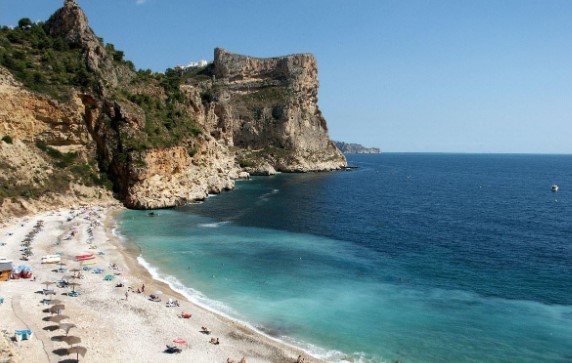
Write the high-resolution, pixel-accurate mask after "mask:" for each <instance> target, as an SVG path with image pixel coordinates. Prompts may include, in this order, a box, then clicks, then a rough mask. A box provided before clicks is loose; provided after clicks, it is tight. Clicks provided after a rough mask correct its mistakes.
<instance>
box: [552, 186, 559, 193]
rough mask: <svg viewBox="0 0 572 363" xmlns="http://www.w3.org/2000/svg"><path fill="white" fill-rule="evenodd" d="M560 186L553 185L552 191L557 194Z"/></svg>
mask: <svg viewBox="0 0 572 363" xmlns="http://www.w3.org/2000/svg"><path fill="white" fill-rule="evenodd" d="M558 189H559V188H558V185H557V184H552V187H551V188H550V190H552V191H553V192H557V191H558Z"/></svg>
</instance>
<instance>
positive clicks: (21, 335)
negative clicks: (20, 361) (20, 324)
mask: <svg viewBox="0 0 572 363" xmlns="http://www.w3.org/2000/svg"><path fill="white" fill-rule="evenodd" d="M15 336H16V341H18V342H19V341H22V340H28V339H30V338H31V337H32V331H31V330H30V329H23V330H16V334H15Z"/></svg>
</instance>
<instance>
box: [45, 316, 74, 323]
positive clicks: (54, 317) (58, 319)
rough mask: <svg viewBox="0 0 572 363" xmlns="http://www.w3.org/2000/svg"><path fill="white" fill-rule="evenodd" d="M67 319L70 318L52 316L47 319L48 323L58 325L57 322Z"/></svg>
mask: <svg viewBox="0 0 572 363" xmlns="http://www.w3.org/2000/svg"><path fill="white" fill-rule="evenodd" d="M69 318H70V317H69V316H67V315H54V316H50V317H49V318H48V320H50V321H55V322H56V323H59V322H61V321H62V320H66V319H69Z"/></svg>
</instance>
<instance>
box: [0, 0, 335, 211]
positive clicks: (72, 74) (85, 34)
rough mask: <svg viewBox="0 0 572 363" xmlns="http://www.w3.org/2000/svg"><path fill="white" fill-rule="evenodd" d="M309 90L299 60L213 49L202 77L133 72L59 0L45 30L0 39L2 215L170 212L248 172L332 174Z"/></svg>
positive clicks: (309, 65) (305, 59)
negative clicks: (118, 205)
mask: <svg viewBox="0 0 572 363" xmlns="http://www.w3.org/2000/svg"><path fill="white" fill-rule="evenodd" d="M318 88H319V84H318V78H317V64H316V60H315V59H314V57H313V56H312V55H310V54H296V55H289V56H284V57H276V58H267V59H263V58H254V57H249V56H243V55H237V54H233V53H230V52H227V51H226V50H224V49H220V48H217V49H215V52H214V62H213V63H211V64H209V65H207V66H206V67H202V68H194V69H191V70H189V69H176V68H175V69H167V70H166V71H165V72H164V73H154V72H151V71H149V70H147V71H144V70H136V69H135V66H134V65H133V63H132V62H130V61H128V60H125V59H124V54H123V52H122V51H120V50H117V49H115V47H114V45H113V44H109V43H108V44H105V43H104V42H103V40H102V39H101V38H99V37H97V35H96V34H95V32H94V31H93V30H92V29H91V27H90V26H89V23H88V19H87V16H86V15H85V13H84V12H83V11H82V9H81V8H80V7H79V6H78V4H77V3H76V2H75V1H73V0H66V1H65V3H64V6H63V7H62V8H61V9H59V10H57V11H56V12H55V13H54V14H53V15H52V16H51V17H50V19H49V20H47V21H46V22H45V23H41V22H40V23H33V22H31V21H29V19H22V20H21V21H20V23H19V26H18V27H16V28H14V29H11V28H8V27H2V28H1V29H0V103H1V104H2V105H3V107H2V108H1V109H0V138H2V141H1V142H0V166H2V171H3V172H2V174H1V175H0V198H1V201H0V203H1V204H2V213H3V214H5V215H11V214H17V213H18V211H25V210H34V208H40V206H41V205H44V204H46V203H48V204H49V203H52V204H54V205H61V204H62V203H64V204H65V203H71V202H73V201H85V200H89V199H112V198H116V199H118V200H120V201H121V202H122V203H123V204H124V205H125V206H127V207H130V208H141V209H147V208H163V207H172V206H177V205H181V204H184V203H187V202H189V201H194V200H199V199H204V198H206V197H207V195H208V194H209V193H219V192H221V191H222V190H227V189H231V188H233V187H234V181H235V180H236V179H238V178H246V177H248V176H249V175H252V174H255V175H269V174H273V173H276V172H308V171H327V170H336V169H340V168H343V167H345V166H346V160H345V157H344V156H343V154H342V153H341V152H340V150H339V149H338V148H337V147H336V146H335V144H334V143H333V142H332V141H331V140H330V139H329V136H328V129H327V125H326V120H325V119H324V117H323V116H322V114H321V112H320V109H319V107H318V105H317V95H318ZM34 205H37V206H38V207H34ZM0 217H1V216H0Z"/></svg>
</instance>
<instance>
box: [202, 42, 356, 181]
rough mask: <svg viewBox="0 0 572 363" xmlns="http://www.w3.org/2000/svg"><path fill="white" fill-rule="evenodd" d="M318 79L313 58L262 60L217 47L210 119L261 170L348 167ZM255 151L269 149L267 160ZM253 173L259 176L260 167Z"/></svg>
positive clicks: (305, 55) (295, 57) (253, 167)
mask: <svg viewBox="0 0 572 363" xmlns="http://www.w3.org/2000/svg"><path fill="white" fill-rule="evenodd" d="M317 74H318V72H317V65H316V60H315V58H314V57H313V56H312V55H311V54H295V55H289V56H284V57H276V58H264V59H263V58H253V57H248V56H243V55H238V54H233V53H229V52H227V51H225V50H224V49H221V48H217V49H215V59H214V75H215V85H214V88H215V89H216V92H215V95H214V102H213V103H212V104H211V105H210V108H211V113H212V114H211V115H208V117H207V119H211V120H212V119H214V120H215V122H212V124H213V126H215V129H216V130H217V136H219V135H220V136H219V138H221V139H223V140H225V141H226V142H227V143H228V144H230V145H232V146H237V147H239V148H242V149H245V150H246V152H245V153H244V155H245V157H246V158H248V159H250V160H251V164H257V165H260V167H261V171H262V170H268V169H269V166H271V167H272V168H275V169H276V170H279V171H297V172H298V171H315V170H333V169H339V168H341V167H344V166H345V165H346V160H345V157H344V156H343V154H342V153H341V152H340V151H339V150H338V149H337V148H336V147H335V145H334V144H333V143H332V142H331V141H330V139H329V136H328V129H327V126H326V121H325V119H324V117H323V116H322V113H321V112H320V109H319V107H318V105H317V101H318V98H317V95H318V86H319V84H318V77H317ZM256 150H266V151H265V152H266V153H267V154H268V155H267V156H268V157H264V156H263V155H262V154H260V153H258V154H252V153H251V151H256ZM273 151H274V152H273ZM251 168H252V170H251V171H253V172H256V169H257V167H256V166H251ZM264 173H266V171H264Z"/></svg>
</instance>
